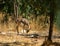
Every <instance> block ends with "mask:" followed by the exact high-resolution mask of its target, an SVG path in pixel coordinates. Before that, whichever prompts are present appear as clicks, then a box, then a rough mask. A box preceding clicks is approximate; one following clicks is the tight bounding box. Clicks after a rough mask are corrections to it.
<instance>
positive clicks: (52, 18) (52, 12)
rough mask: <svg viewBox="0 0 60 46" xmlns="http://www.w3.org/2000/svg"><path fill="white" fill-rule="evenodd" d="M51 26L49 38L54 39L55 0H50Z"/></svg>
mask: <svg viewBox="0 0 60 46" xmlns="http://www.w3.org/2000/svg"><path fill="white" fill-rule="evenodd" d="M50 10H51V11H50V27H49V35H48V40H49V41H52V33H53V24H54V0H50Z"/></svg>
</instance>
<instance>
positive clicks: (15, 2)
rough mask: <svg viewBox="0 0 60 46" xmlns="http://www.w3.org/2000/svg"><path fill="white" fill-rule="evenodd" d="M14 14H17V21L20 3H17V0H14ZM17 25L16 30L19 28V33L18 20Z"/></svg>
mask: <svg viewBox="0 0 60 46" xmlns="http://www.w3.org/2000/svg"><path fill="white" fill-rule="evenodd" d="M14 16H15V21H16V19H17V18H18V3H17V0H14ZM16 24H17V26H16V30H17V33H18V34H19V31H18V27H19V25H18V22H16Z"/></svg>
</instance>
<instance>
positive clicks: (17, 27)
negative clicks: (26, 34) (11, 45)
mask: <svg viewBox="0 0 60 46" xmlns="http://www.w3.org/2000/svg"><path fill="white" fill-rule="evenodd" d="M18 28H19V25H18V24H17V26H16V30H17V34H19V30H18Z"/></svg>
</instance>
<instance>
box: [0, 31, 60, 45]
mask: <svg viewBox="0 0 60 46" xmlns="http://www.w3.org/2000/svg"><path fill="white" fill-rule="evenodd" d="M59 33H60V32H55V31H54V33H53V37H52V41H53V42H58V43H60V34H59ZM28 34H29V35H31V34H34V32H32V33H28ZM28 34H24V35H23V34H19V35H17V34H16V32H14V33H12V32H11V33H8V32H7V33H0V46H41V45H42V44H43V42H44V41H45V38H46V37H45V36H47V35H48V31H41V32H37V33H36V34H38V35H39V37H37V38H31V37H30V36H29V35H28ZM59 46H60V45H59Z"/></svg>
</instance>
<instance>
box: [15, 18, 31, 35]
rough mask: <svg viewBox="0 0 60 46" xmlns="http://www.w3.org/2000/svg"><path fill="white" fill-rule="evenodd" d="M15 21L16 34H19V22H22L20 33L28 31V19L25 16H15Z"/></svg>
mask: <svg viewBox="0 0 60 46" xmlns="http://www.w3.org/2000/svg"><path fill="white" fill-rule="evenodd" d="M16 23H17V26H16V29H17V33H18V34H19V31H18V27H19V24H21V23H22V24H23V31H22V33H28V32H29V30H30V25H29V21H28V20H27V19H26V18H24V17H21V18H17V20H16Z"/></svg>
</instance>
